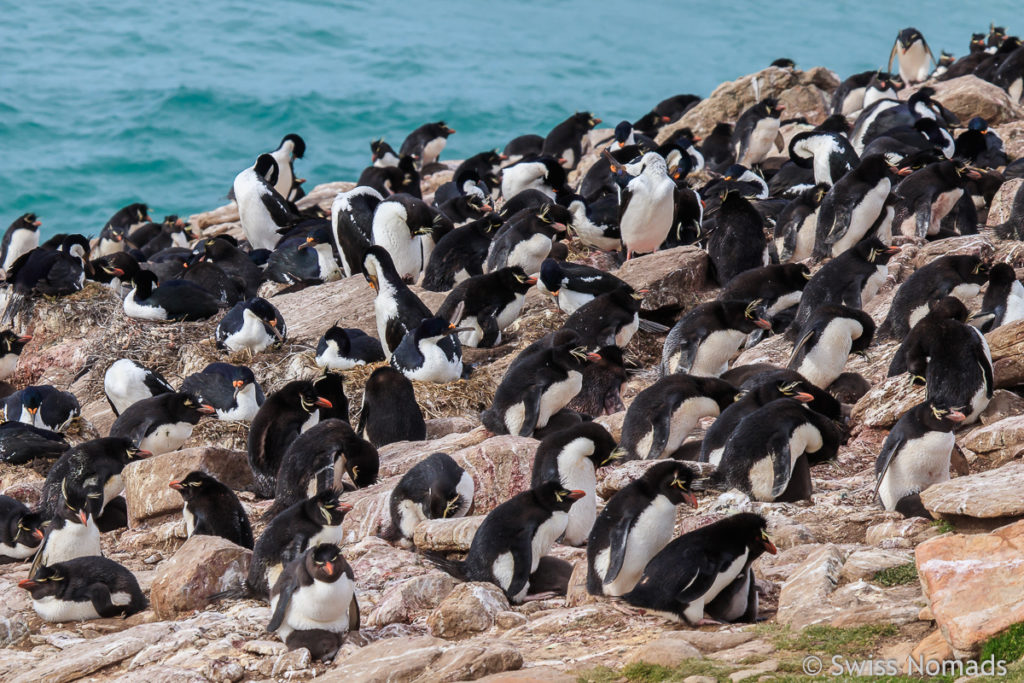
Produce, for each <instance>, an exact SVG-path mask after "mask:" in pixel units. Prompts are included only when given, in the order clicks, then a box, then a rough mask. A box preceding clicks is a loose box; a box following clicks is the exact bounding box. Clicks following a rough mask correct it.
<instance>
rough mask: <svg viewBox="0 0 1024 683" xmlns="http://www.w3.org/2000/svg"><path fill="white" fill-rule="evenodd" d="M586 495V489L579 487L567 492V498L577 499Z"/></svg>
mask: <svg viewBox="0 0 1024 683" xmlns="http://www.w3.org/2000/svg"><path fill="white" fill-rule="evenodd" d="M586 495H587V492H586V491H580V490H579V489H576V490H575V491H570V492H569V500H579V499H580V498H583V497H584V496H586Z"/></svg>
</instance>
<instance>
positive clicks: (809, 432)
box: [789, 422, 824, 472]
mask: <svg viewBox="0 0 1024 683" xmlns="http://www.w3.org/2000/svg"><path fill="white" fill-rule="evenodd" d="M823 444H824V440H823V439H822V437H821V432H820V431H818V428H817V427H815V426H814V425H812V424H810V423H809V422H805V423H804V424H802V425H800V426H799V427H797V428H796V429H794V430H793V434H792V435H791V436H790V437H789V458H790V461H789V469H790V471H791V472H792V471H793V465H795V464H796V461H797V460H798V459H799V458H800V456H801V455H803V454H804V453H817V452H818V451H820V450H821V447H822V445H823Z"/></svg>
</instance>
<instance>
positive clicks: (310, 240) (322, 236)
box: [298, 225, 334, 249]
mask: <svg viewBox="0 0 1024 683" xmlns="http://www.w3.org/2000/svg"><path fill="white" fill-rule="evenodd" d="M333 240H334V237H333V235H332V234H331V227H330V226H324V225H321V226H320V227H318V228H316V229H314V230H311V231H309V232H308V233H306V241H305V242H303V243H302V244H300V245H299V247H298V248H299V249H305V248H306V247H315V246H316V245H318V244H331V242H332V241H333Z"/></svg>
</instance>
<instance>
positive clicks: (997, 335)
mask: <svg viewBox="0 0 1024 683" xmlns="http://www.w3.org/2000/svg"><path fill="white" fill-rule="evenodd" d="M985 339H986V340H987V341H988V346H989V350H990V351H991V352H992V372H993V375H994V378H995V382H996V386H997V387H999V388H1012V387H1015V386H1017V385H1019V384H1024V320H1018V321H1017V322H1014V323H1010V324H1009V325H1002V326H1001V327H997V328H996V329H994V330H992V331H991V332H989V333H988V334H986V335H985Z"/></svg>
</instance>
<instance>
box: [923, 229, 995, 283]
mask: <svg viewBox="0 0 1024 683" xmlns="http://www.w3.org/2000/svg"><path fill="white" fill-rule="evenodd" d="M952 254H956V255H962V256H977V257H978V258H980V259H982V260H983V261H990V260H992V256H993V255H994V254H995V246H994V245H993V244H992V241H991V240H990V239H989V238H988V237H987V236H985V235H983V234H977V235H963V236H962V237H950V238H949V244H939V243H938V242H926V243H925V244H923V245H921V246H920V247H918V248H917V250H916V251H915V252H913V258H912V259H911V260H910V263H911V264H912V265H913V267H914V270H917V269H918V268H920V267H921V266H925V265H927V264H929V263H931V262H932V261H934V260H935V259H937V258H939V257H940V256H948V255H952ZM908 276H909V274H908Z"/></svg>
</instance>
